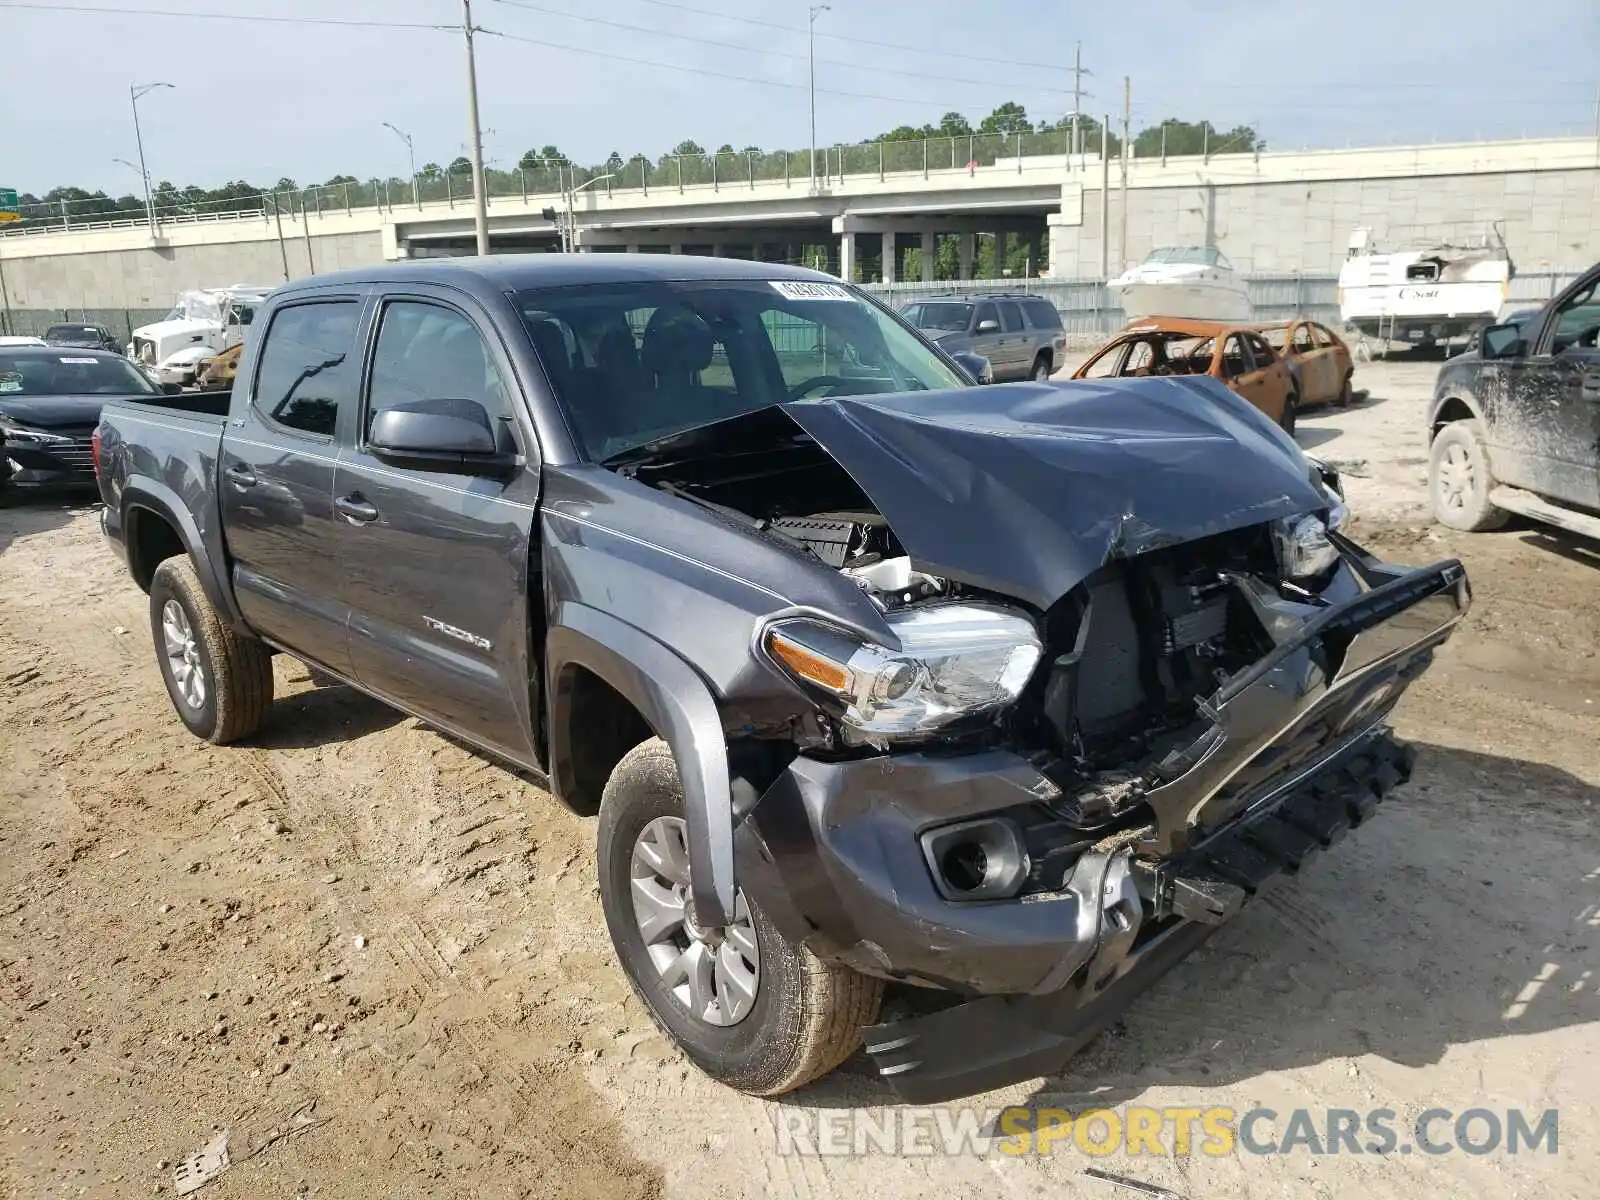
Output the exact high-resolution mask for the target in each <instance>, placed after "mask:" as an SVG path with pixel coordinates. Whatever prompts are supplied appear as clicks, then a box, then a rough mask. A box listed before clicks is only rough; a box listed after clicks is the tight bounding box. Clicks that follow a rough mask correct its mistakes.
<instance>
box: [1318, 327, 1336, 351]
mask: <svg viewBox="0 0 1600 1200" xmlns="http://www.w3.org/2000/svg"><path fill="white" fill-rule="evenodd" d="M1311 336H1312V338H1314V339H1315V341H1316V343H1317V345H1318V346H1320V347H1321V348H1323V349H1327V348H1328V347H1329V346H1337V345H1338V344H1339V341H1338V339H1337V338H1335V337H1334V336H1333V331H1332V330H1329V329H1324V328H1323V327H1322V326H1321V325H1313V326H1312V327H1311Z"/></svg>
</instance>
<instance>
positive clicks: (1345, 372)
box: [1311, 322, 1355, 400]
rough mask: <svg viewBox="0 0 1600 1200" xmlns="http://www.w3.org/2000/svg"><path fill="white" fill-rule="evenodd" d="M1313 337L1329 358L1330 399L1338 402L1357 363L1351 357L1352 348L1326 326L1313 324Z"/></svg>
mask: <svg viewBox="0 0 1600 1200" xmlns="http://www.w3.org/2000/svg"><path fill="white" fill-rule="evenodd" d="M1311 336H1312V338H1313V339H1315V341H1316V343H1317V345H1318V346H1319V347H1321V348H1322V350H1323V351H1324V352H1325V353H1326V354H1327V357H1328V381H1329V382H1328V387H1329V389H1330V391H1329V395H1328V398H1329V399H1330V400H1337V399H1338V398H1339V396H1340V395H1341V394H1342V393H1343V392H1344V383H1345V380H1346V379H1348V378H1349V377H1350V373H1351V371H1352V370H1353V369H1354V367H1355V361H1354V360H1353V359H1352V358H1351V357H1350V347H1348V346H1346V345H1345V344H1344V339H1343V338H1341V337H1340V336H1339V335H1338V334H1336V333H1334V332H1333V330H1331V329H1329V328H1328V327H1327V326H1325V325H1318V324H1316V323H1315V322H1312V324H1311Z"/></svg>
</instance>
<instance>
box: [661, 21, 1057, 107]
mask: <svg viewBox="0 0 1600 1200" xmlns="http://www.w3.org/2000/svg"><path fill="white" fill-rule="evenodd" d="M639 3H641V4H654V5H655V6H656V7H658V8H674V9H677V10H678V11H679V12H687V13H695V14H697V15H698V16H702V17H716V18H717V19H718V20H719V21H737V22H739V23H740V24H741V25H755V26H758V27H760V28H762V29H781V30H783V31H784V32H785V33H805V32H806V31H805V30H804V29H801V28H799V27H798V26H795V25H783V24H780V23H779V22H777V21H761V20H758V19H756V18H755V17H739V16H735V15H734V14H733V13H726V12H714V11H713V10H711V9H709V8H695V7H693V6H692V5H688V4H677V3H674V2H673V0H639ZM817 36H818V37H819V38H828V39H830V40H831V41H835V42H853V43H855V44H856V45H858V46H876V47H877V48H878V49H880V50H904V51H906V52H907V53H909V54H920V55H924V56H928V55H931V56H932V57H934V58H959V59H960V60H961V61H962V62H981V63H998V64H999V65H1000V66H1002V67H1032V68H1034V69H1036V70H1040V71H1068V72H1070V71H1071V70H1072V68H1071V67H1063V66H1062V65H1061V64H1060V63H1047V62H1026V61H1023V60H1021V59H1016V58H984V57H983V56H981V55H978V54H968V53H966V52H965V51H957V50H935V49H933V48H931V47H929V46H907V45H905V44H903V43H901V42H877V41H873V40H872V39H871V38H862V37H851V36H850V35H849V34H844V33H826V32H824V31H822V30H820V29H819V30H818V31H817ZM818 90H819V91H820V90H821V89H820V88H819V89H818Z"/></svg>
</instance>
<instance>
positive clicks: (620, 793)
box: [599, 738, 883, 1096]
mask: <svg viewBox="0 0 1600 1200" xmlns="http://www.w3.org/2000/svg"><path fill="white" fill-rule="evenodd" d="M687 832H688V831H687V826H686V824H685V821H684V815H683V785H682V783H681V782H680V780H679V777H678V768H677V763H676V761H675V760H674V758H673V756H672V750H671V749H670V748H669V747H668V746H667V745H666V743H665V742H663V741H661V740H660V739H659V738H652V739H651V740H650V741H647V742H644V743H642V744H640V745H638V746H635V747H634V748H633V749H632V750H630V751H629V752H628V753H627V754H625V755H624V756H623V758H622V761H621V762H619V763H618V764H617V766H616V769H615V770H614V771H612V773H611V778H610V779H609V780H608V781H607V783H606V788H605V794H604V795H603V797H602V798H601V802H600V829H599V868H600V871H599V874H600V903H601V906H602V907H603V908H604V910H605V917H606V927H607V929H608V930H609V931H610V933H611V944H612V946H613V947H615V949H616V952H617V958H618V960H619V961H620V962H621V964H622V969H623V971H624V972H625V973H626V974H627V976H628V982H629V983H631V984H632V985H633V990H634V991H635V992H636V993H637V994H638V996H639V998H640V999H641V1000H643V1001H644V1004H645V1007H646V1009H648V1010H649V1013H650V1016H651V1018H652V1019H653V1020H654V1021H655V1023H656V1025H657V1026H658V1027H659V1028H660V1029H661V1031H662V1032H663V1033H664V1034H666V1035H667V1037H668V1038H669V1039H671V1040H672V1041H673V1042H675V1043H677V1045H678V1046H679V1047H680V1048H681V1049H682V1050H683V1052H684V1053H685V1054H687V1055H688V1056H689V1057H690V1058H691V1059H693V1060H694V1062H695V1064H696V1065H697V1066H699V1067H700V1069H701V1070H703V1071H704V1072H705V1073H706V1074H708V1075H710V1076H711V1077H712V1078H713V1079H716V1080H718V1081H720V1082H722V1083H725V1084H727V1085H729V1086H730V1087H734V1088H737V1089H738V1090H739V1091H742V1092H747V1093H749V1094H751V1095H755V1096H776V1095H779V1094H781V1093H783V1092H788V1091H792V1090H794V1089H795V1088H797V1087H800V1086H801V1085H802V1084H805V1083H809V1082H810V1081H811V1080H813V1079H817V1078H819V1077H820V1076H823V1075H826V1074H827V1073H828V1072H829V1071H831V1070H833V1069H834V1068H835V1067H837V1066H838V1065H839V1064H840V1063H842V1062H843V1061H844V1060H845V1059H846V1058H848V1057H849V1056H850V1055H851V1053H852V1052H854V1050H855V1048H856V1047H857V1046H858V1045H859V1044H860V1041H861V1029H862V1027H863V1026H865V1025H869V1024H871V1023H872V1021H873V1020H874V1019H875V1018H876V1016H877V1013H878V1006H879V1003H880V1002H881V1000H882V997H883V983H882V981H881V980H877V979H872V978H869V977H868V976H865V975H860V974H857V973H856V972H854V971H852V970H850V969H849V968H847V967H842V966H837V965H835V964H832V963H825V962H823V961H822V960H821V959H819V958H817V956H816V955H814V954H812V953H811V951H810V950H808V949H807V948H806V947H805V946H803V945H799V944H797V943H794V942H791V941H789V940H788V939H787V938H785V937H784V936H783V935H782V934H781V933H779V932H778V930H777V929H776V928H775V927H774V926H773V924H772V922H771V921H769V920H768V919H767V916H766V914H765V913H763V912H762V911H761V908H760V906H759V905H757V904H755V903H754V902H753V901H752V900H751V899H750V898H749V897H748V896H746V895H745V894H744V892H743V891H742V890H740V891H739V892H738V893H737V896H736V899H735V904H734V917H733V922H732V923H731V924H730V925H728V926H726V927H725V928H723V929H721V930H705V929H701V928H700V927H699V926H698V925H697V924H696V922H695V918H694V906H693V904H692V902H691V900H690V891H689V849H688V838H687Z"/></svg>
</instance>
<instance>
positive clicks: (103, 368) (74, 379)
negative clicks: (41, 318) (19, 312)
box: [0, 349, 160, 397]
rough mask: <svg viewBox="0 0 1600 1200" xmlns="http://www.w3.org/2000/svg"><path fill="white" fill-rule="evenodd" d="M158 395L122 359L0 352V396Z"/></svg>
mask: <svg viewBox="0 0 1600 1200" xmlns="http://www.w3.org/2000/svg"><path fill="white" fill-rule="evenodd" d="M159 394H160V392H159V390H158V389H157V388H156V386H155V385H154V384H153V383H151V382H150V379H149V377H148V376H146V375H145V373H144V372H143V371H140V370H139V369H138V368H136V367H135V366H134V365H133V364H132V363H130V362H129V361H128V360H127V359H125V358H117V357H115V356H114V355H109V354H106V355H87V354H83V355H73V354H61V353H59V352H54V351H44V350H37V349H35V350H13V349H0V397H5V396H85V395H106V396H155V395H159Z"/></svg>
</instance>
